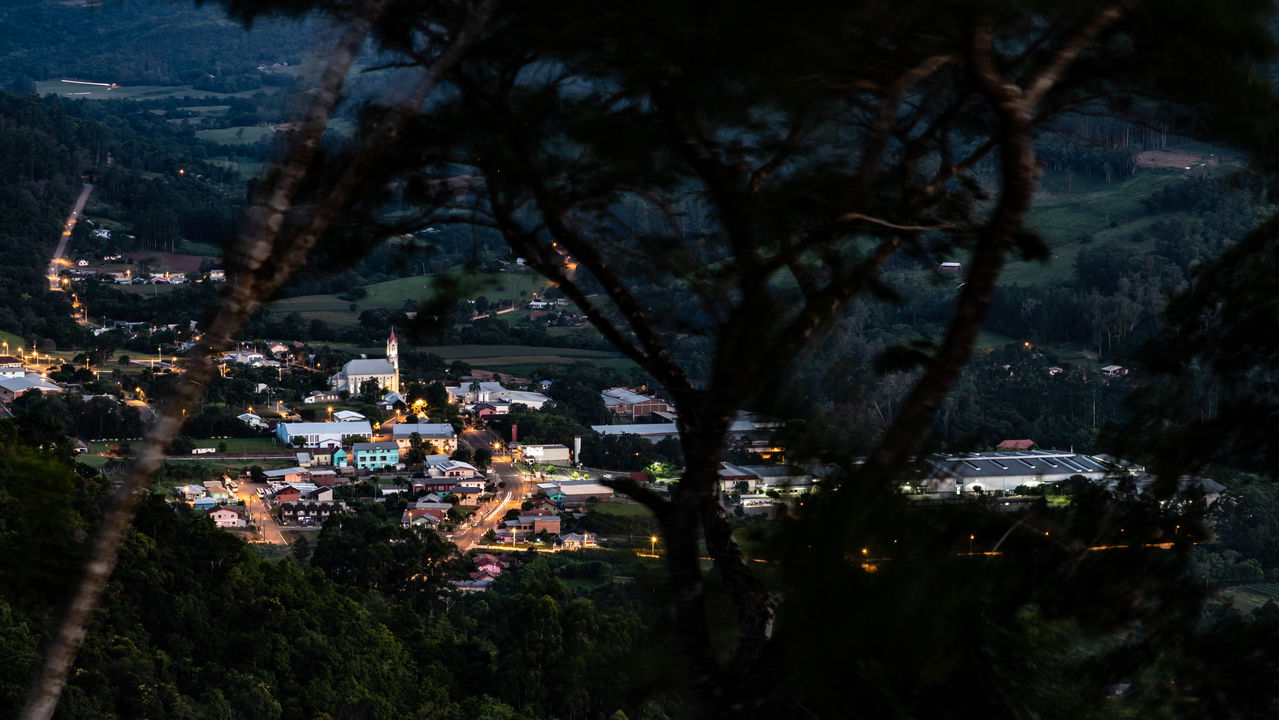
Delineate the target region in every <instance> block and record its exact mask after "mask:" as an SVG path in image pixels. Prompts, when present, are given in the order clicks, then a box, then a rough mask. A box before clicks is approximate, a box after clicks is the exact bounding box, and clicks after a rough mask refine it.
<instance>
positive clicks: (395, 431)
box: [391, 423, 457, 453]
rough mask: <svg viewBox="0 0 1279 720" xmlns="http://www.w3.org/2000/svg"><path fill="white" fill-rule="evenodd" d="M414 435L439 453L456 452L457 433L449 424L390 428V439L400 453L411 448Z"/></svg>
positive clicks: (395, 426)
mask: <svg viewBox="0 0 1279 720" xmlns="http://www.w3.org/2000/svg"><path fill="white" fill-rule="evenodd" d="M414 433H417V435H418V437H420V438H421V439H422V442H425V443H428V444H431V445H434V446H435V447H436V449H437V450H439V451H442V452H445V453H453V452H454V451H456V450H457V433H455V432H453V426H452V425H450V424H449V423H396V424H394V425H392V426H391V439H392V440H394V441H395V442H396V444H397V445H399V446H400V450H401V451H404V450H408V449H409V448H410V447H411V446H412V444H413V434H414Z"/></svg>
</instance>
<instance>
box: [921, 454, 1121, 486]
mask: <svg viewBox="0 0 1279 720" xmlns="http://www.w3.org/2000/svg"><path fill="white" fill-rule="evenodd" d="M928 466H929V471H930V477H928V478H927V479H926V480H925V481H924V485H925V487H926V488H927V489H928V490H929V491H931V492H956V493H964V492H976V491H982V492H990V491H992V490H1012V489H1014V488H1016V487H1017V486H1018V485H1028V486H1034V485H1040V484H1042V483H1051V482H1061V481H1062V480H1066V479H1068V478H1070V477H1073V476H1075V475H1082V476H1083V477H1086V478H1088V479H1090V480H1099V479H1101V478H1103V477H1105V476H1106V475H1107V473H1108V472H1109V469H1108V468H1107V466H1106V465H1104V464H1102V463H1101V462H1099V461H1097V460H1096V459H1095V458H1092V457H1089V456H1087V455H1079V454H1076V453H1073V452H1066V451H1061V450H1028V451H1024V452H986V453H964V454H957V455H948V454H941V453H939V454H936V455H932V456H930V457H929V458H928Z"/></svg>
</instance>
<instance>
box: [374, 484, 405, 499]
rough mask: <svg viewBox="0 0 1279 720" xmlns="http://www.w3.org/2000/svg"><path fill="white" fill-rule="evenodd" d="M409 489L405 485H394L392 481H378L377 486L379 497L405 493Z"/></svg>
mask: <svg viewBox="0 0 1279 720" xmlns="http://www.w3.org/2000/svg"><path fill="white" fill-rule="evenodd" d="M408 491H409V489H408V488H406V487H404V486H403V485H393V484H391V483H378V486H377V494H378V497H387V496H390V495H403V494H404V493H406V492H408Z"/></svg>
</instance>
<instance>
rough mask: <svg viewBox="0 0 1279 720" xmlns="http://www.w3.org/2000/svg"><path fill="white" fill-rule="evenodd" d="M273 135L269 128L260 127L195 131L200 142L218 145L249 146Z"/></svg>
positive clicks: (249, 126) (246, 126) (245, 126)
mask: <svg viewBox="0 0 1279 720" xmlns="http://www.w3.org/2000/svg"><path fill="white" fill-rule="evenodd" d="M274 134H275V133H273V132H271V128H269V127H263V126H261V125H244V126H241V127H228V128H218V129H217V130H196V131H195V136H196V137H197V138H199V139H200V140H203V141H205V142H211V143H218V144H219V145H251V144H253V143H255V142H257V141H258V140H260V139H262V138H264V137H270V136H272V135H274Z"/></svg>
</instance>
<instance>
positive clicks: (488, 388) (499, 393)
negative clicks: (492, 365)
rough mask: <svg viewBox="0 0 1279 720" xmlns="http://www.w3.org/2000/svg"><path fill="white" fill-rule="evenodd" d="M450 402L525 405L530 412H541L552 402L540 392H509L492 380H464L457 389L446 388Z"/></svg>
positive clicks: (460, 403) (459, 403)
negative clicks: (544, 406)
mask: <svg viewBox="0 0 1279 720" xmlns="http://www.w3.org/2000/svg"><path fill="white" fill-rule="evenodd" d="M445 390H447V391H448V393H449V402H451V403H454V404H457V405H474V404H475V403H497V402H504V403H507V405H508V408H509V406H510V405H524V406H525V407H527V408H528V409H530V410H540V409H542V406H543V405H545V404H546V403H548V402H550V400H551V399H550V398H549V397H547V396H546V395H543V394H542V393H540V392H530V391H527V390H508V389H506V388H504V387H502V383H500V382H493V381H491V380H488V381H485V380H473V379H469V380H468V379H466V378H463V379H462V380H461V381H460V382H459V383H458V385H457V386H456V387H454V386H446V387H445Z"/></svg>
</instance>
